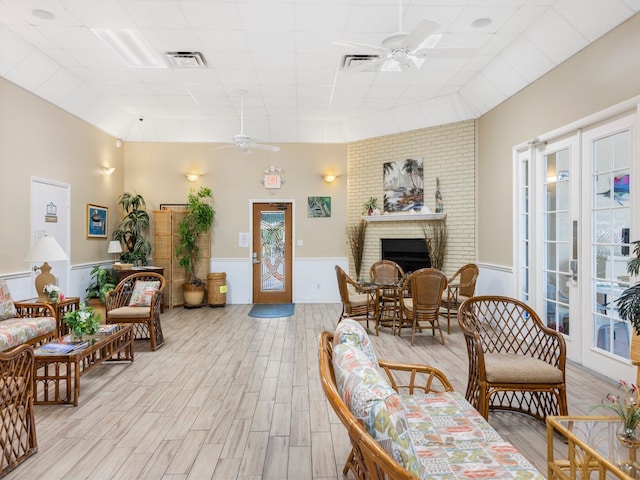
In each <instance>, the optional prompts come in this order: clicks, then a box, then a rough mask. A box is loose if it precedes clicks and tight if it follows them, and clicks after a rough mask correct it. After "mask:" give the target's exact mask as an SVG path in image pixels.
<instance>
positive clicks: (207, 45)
mask: <svg viewBox="0 0 640 480" xmlns="http://www.w3.org/2000/svg"><path fill="white" fill-rule="evenodd" d="M193 33H194V35H195V36H196V37H197V39H198V48H201V49H202V50H210V51H213V52H226V53H234V52H245V53H247V54H248V53H249V52H250V48H249V41H248V37H249V35H248V33H247V32H245V31H242V30H213V29H210V28H208V29H198V30H194V31H193Z"/></svg>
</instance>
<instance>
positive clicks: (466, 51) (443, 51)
mask: <svg viewBox="0 0 640 480" xmlns="http://www.w3.org/2000/svg"><path fill="white" fill-rule="evenodd" d="M476 53H478V49H477V48H455V47H452V48H420V49H418V50H416V51H415V52H413V54H412V55H414V56H415V57H419V58H439V59H452V60H456V59H464V58H471V57H473V56H474V55H475V54H476Z"/></svg>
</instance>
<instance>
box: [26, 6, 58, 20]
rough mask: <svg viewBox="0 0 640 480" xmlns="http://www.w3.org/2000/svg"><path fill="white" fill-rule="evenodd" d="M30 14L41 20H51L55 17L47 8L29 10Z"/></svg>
mask: <svg viewBox="0 0 640 480" xmlns="http://www.w3.org/2000/svg"><path fill="white" fill-rule="evenodd" d="M31 15H33V16H34V17H38V18H41V19H42V20H53V19H54V18H56V16H55V15H54V14H53V13H51V12H50V11H49V10H42V9H41V8H36V9H35V10H31Z"/></svg>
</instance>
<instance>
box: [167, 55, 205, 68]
mask: <svg viewBox="0 0 640 480" xmlns="http://www.w3.org/2000/svg"><path fill="white" fill-rule="evenodd" d="M167 57H169V61H170V62H171V65H172V66H174V67H176V68H205V67H206V63H205V61H204V57H203V56H202V54H201V53H200V52H167Z"/></svg>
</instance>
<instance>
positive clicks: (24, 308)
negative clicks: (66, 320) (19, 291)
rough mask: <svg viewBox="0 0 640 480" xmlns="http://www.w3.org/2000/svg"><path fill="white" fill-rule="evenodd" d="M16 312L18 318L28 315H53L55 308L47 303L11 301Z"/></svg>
mask: <svg viewBox="0 0 640 480" xmlns="http://www.w3.org/2000/svg"><path fill="white" fill-rule="evenodd" d="M13 304H14V305H15V307H16V314H17V315H18V317H20V318H28V317H55V316H56V311H55V309H54V308H53V307H52V306H51V305H49V304H48V303H37V302H13Z"/></svg>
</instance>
